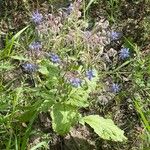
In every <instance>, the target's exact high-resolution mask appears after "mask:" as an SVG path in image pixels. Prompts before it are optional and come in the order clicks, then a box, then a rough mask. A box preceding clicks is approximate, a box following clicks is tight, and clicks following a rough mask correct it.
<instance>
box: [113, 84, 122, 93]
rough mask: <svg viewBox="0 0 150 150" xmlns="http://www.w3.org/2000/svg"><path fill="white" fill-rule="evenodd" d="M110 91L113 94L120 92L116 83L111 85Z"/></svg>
mask: <svg viewBox="0 0 150 150" xmlns="http://www.w3.org/2000/svg"><path fill="white" fill-rule="evenodd" d="M111 90H112V92H113V93H118V92H119V91H120V86H119V85H118V84H117V83H113V84H112V87H111Z"/></svg>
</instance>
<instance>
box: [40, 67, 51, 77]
mask: <svg viewBox="0 0 150 150" xmlns="http://www.w3.org/2000/svg"><path fill="white" fill-rule="evenodd" d="M38 71H39V72H40V73H41V74H44V75H48V74H49V71H48V70H47V68H46V67H45V66H40V68H39V69H38Z"/></svg>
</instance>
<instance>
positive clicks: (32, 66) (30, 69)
mask: <svg viewBox="0 0 150 150" xmlns="http://www.w3.org/2000/svg"><path fill="white" fill-rule="evenodd" d="M22 67H23V69H24V71H25V72H28V73H32V72H35V71H37V69H38V66H37V65H35V64H31V63H26V64H23V65H22Z"/></svg>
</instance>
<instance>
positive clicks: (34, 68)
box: [17, 1, 126, 141]
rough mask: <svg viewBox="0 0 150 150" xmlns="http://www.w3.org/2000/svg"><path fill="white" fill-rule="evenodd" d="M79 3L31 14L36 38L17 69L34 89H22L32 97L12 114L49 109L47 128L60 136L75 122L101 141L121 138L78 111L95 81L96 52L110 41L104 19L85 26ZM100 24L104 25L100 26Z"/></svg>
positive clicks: (24, 117) (25, 116)
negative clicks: (49, 125) (49, 127)
mask: <svg viewBox="0 0 150 150" xmlns="http://www.w3.org/2000/svg"><path fill="white" fill-rule="evenodd" d="M81 6H82V5H81V1H77V2H75V3H74V4H71V9H70V8H66V10H65V11H62V10H61V11H60V12H59V13H58V15H55V14H46V15H42V14H40V12H39V11H36V13H33V16H32V21H33V23H34V26H35V30H36V32H35V33H36V35H35V37H36V39H38V40H37V41H33V42H30V45H29V51H28V53H29V54H30V55H29V57H30V58H29V60H30V61H31V62H26V63H24V64H23V65H22V69H23V70H24V71H25V73H27V74H30V77H31V76H32V79H33V80H34V83H35V87H34V88H29V89H28V88H27V87H24V93H25V95H26V94H27V93H28V92H29V91H30V95H33V96H32V97H30V98H31V99H32V100H33V99H34V100H33V101H32V105H31V107H27V108H26V111H24V112H23V113H22V114H21V115H19V116H18V117H17V118H18V119H19V120H20V121H23V122H25V121H29V120H30V119H31V118H32V116H35V115H37V114H38V113H40V112H42V111H50V114H51V118H52V128H53V130H54V131H55V132H57V133H58V134H60V135H62V136H64V135H66V134H67V133H69V131H70V129H71V127H73V126H74V125H75V124H77V123H80V124H82V125H85V124H88V125H90V126H91V127H92V128H93V129H94V131H95V132H96V133H97V134H98V135H99V136H100V137H101V138H103V139H107V140H113V141H123V140H126V137H125V136H124V132H123V131H122V130H121V129H119V128H118V127H117V126H116V125H115V124H114V122H113V121H112V120H111V119H104V118H103V117H100V116H99V115H89V116H82V114H81V113H80V110H81V109H83V108H86V107H89V105H90V102H89V101H90V96H89V95H90V93H91V92H94V90H96V88H97V85H98V84H99V75H98V71H97V69H94V68H96V65H95V62H96V60H97V59H99V58H100V57H97V56H101V53H102V51H103V47H104V46H105V45H106V44H108V43H109V42H110V41H111V40H110V39H109V38H108V36H107V35H109V34H108V33H107V26H106V25H107V24H108V22H104V20H102V21H100V22H99V23H97V24H96V25H95V27H94V28H93V29H92V30H88V22H86V20H84V19H82V16H81V11H80V7H81ZM68 9H69V13H68ZM102 22H103V23H105V24H106V25H103V26H102ZM99 29H101V30H100V31H99ZM33 62H34V63H33Z"/></svg>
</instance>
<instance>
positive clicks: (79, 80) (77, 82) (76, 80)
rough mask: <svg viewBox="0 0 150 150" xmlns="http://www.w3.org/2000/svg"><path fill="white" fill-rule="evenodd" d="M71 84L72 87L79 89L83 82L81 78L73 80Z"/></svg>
mask: <svg viewBox="0 0 150 150" xmlns="http://www.w3.org/2000/svg"><path fill="white" fill-rule="evenodd" d="M70 83H71V84H72V86H74V87H76V88H77V87H79V86H81V83H82V81H81V79H79V78H71V79H70Z"/></svg>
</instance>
